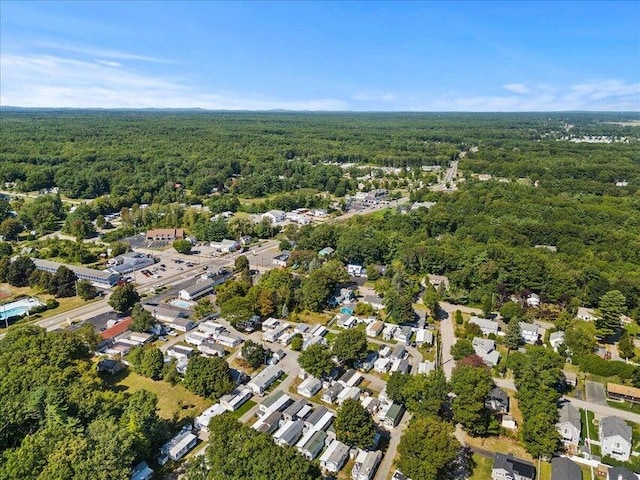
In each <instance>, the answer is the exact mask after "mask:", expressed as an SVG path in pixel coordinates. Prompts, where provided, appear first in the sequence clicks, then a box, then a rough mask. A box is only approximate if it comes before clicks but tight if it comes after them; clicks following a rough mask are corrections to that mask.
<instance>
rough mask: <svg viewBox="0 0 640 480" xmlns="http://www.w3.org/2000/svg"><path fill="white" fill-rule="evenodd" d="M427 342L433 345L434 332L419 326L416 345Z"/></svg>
mask: <svg viewBox="0 0 640 480" xmlns="http://www.w3.org/2000/svg"><path fill="white" fill-rule="evenodd" d="M425 344H426V345H433V332H432V331H431V330H427V329H426V328H419V329H418V330H417V331H416V345H417V346H418V347H420V346H422V345H425Z"/></svg>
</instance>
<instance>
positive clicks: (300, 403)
mask: <svg viewBox="0 0 640 480" xmlns="http://www.w3.org/2000/svg"><path fill="white" fill-rule="evenodd" d="M309 378H312V377H309ZM308 405H309V403H308V402H307V401H306V400H305V399H304V398H301V399H300V400H296V401H295V402H293V403H292V404H291V405H289V406H288V407H287V408H285V409H284V410H283V412H282V418H283V419H284V420H285V422H287V421H289V420H302V419H303V418H304V416H303V415H304V414H300V412H301V411H303V409H305V407H307V406H308Z"/></svg>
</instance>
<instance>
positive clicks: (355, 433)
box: [334, 399, 376, 449]
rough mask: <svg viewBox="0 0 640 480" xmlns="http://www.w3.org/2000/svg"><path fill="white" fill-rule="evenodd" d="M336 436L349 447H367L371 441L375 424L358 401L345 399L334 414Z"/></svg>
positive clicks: (374, 431)
mask: <svg viewBox="0 0 640 480" xmlns="http://www.w3.org/2000/svg"><path fill="white" fill-rule="evenodd" d="M334 426H335V429H336V438H337V439H338V440H339V441H341V442H343V443H346V444H347V445H349V446H351V447H358V448H363V449H366V448H369V447H371V445H372V443H373V437H374V435H375V433H376V426H375V423H374V422H373V418H371V414H370V413H369V412H367V411H366V410H365V408H364V407H363V406H362V404H361V403H360V401H358V400H355V399H347V400H345V401H344V402H343V403H342V405H341V406H340V408H339V409H338V413H337V415H336V419H335V422H334Z"/></svg>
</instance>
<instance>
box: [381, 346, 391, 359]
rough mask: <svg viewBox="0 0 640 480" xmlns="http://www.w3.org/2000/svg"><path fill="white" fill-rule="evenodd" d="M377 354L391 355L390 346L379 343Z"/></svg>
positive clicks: (384, 356)
mask: <svg viewBox="0 0 640 480" xmlns="http://www.w3.org/2000/svg"><path fill="white" fill-rule="evenodd" d="M378 355H379V356H380V357H382V358H386V357H388V356H389V355H391V347H390V346H389V345H380V348H379V349H378Z"/></svg>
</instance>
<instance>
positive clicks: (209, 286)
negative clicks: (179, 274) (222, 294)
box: [178, 280, 222, 301]
mask: <svg viewBox="0 0 640 480" xmlns="http://www.w3.org/2000/svg"><path fill="white" fill-rule="evenodd" d="M220 283H222V282H220V281H216V280H205V281H200V282H196V283H194V284H193V285H191V286H190V287H187V288H184V289H182V290H180V291H179V292H178V297H180V299H182V300H187V301H194V300H197V299H199V298H200V297H204V296H205V295H208V294H209V293H211V292H213V289H214V288H215V287H216V285H219V284H220Z"/></svg>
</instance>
